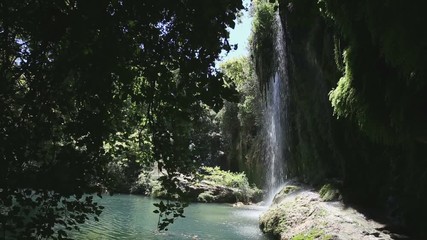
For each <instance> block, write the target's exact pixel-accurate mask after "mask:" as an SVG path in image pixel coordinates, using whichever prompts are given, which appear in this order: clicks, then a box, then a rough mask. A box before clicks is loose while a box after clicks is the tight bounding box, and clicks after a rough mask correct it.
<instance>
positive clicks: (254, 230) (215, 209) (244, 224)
mask: <svg viewBox="0 0 427 240" xmlns="http://www.w3.org/2000/svg"><path fill="white" fill-rule="evenodd" d="M156 201H157V200H153V199H150V198H147V197H142V196H135V195H114V196H104V197H103V198H102V199H101V200H100V201H99V202H100V203H101V205H103V206H105V209H104V211H103V213H102V214H101V216H100V220H99V222H95V221H89V222H88V223H87V224H85V225H84V226H82V230H81V232H78V233H74V234H73V236H72V237H73V238H74V239H88V240H90V239H93V240H95V239H97V240H98V239H132V240H134V239H148V240H154V239H174V240H175V239H177V240H180V239H207V240H215V239H218V240H220V239H221V240H222V239H249V240H267V239H268V238H267V237H266V236H264V235H263V234H262V233H261V231H260V230H259V228H258V218H259V215H260V214H261V213H262V212H263V211H265V210H266V209H265V207H261V206H244V207H232V206H231V205H229V204H202V203H193V204H190V206H189V207H187V208H186V209H185V212H184V215H185V216H186V218H179V219H178V220H177V221H176V222H175V223H174V224H172V225H170V226H169V227H168V228H169V231H166V232H162V233H159V232H157V231H156V226H157V220H158V216H157V214H154V213H153V210H154V209H155V207H154V206H153V203H154V202H156Z"/></svg>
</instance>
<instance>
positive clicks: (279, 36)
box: [264, 13, 289, 203]
mask: <svg viewBox="0 0 427 240" xmlns="http://www.w3.org/2000/svg"><path fill="white" fill-rule="evenodd" d="M274 35H275V42H274V46H275V52H274V54H272V56H273V57H274V62H275V66H274V70H275V71H274V72H275V74H274V76H272V77H271V79H270V81H269V85H268V90H267V93H266V106H265V109H264V131H265V136H266V141H265V144H266V149H265V150H266V156H265V157H266V189H267V196H266V203H271V202H272V200H273V197H274V195H275V194H276V193H277V192H278V191H279V190H280V188H281V186H282V185H283V184H284V183H285V179H286V157H285V155H286V154H285V152H286V149H285V147H286V145H287V139H286V132H287V129H286V127H287V125H288V118H287V108H288V99H289V97H288V92H289V91H288V89H289V88H288V86H287V81H288V74H287V62H286V42H285V38H284V31H283V28H282V24H281V21H280V16H279V14H278V13H277V14H276V26H275V33H274Z"/></svg>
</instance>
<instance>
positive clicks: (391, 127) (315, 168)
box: [255, 0, 427, 232]
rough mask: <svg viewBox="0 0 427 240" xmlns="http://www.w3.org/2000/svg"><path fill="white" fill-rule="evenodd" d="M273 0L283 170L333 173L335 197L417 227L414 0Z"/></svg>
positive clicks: (420, 48)
mask: <svg viewBox="0 0 427 240" xmlns="http://www.w3.org/2000/svg"><path fill="white" fill-rule="evenodd" d="M278 4H279V5H278V11H279V13H280V17H281V21H282V26H284V35H285V39H286V49H287V55H286V56H287V66H286V68H287V73H288V80H287V84H288V87H289V94H290V97H289V99H288V101H289V103H288V104H289V108H288V110H287V111H288V117H289V119H288V121H289V128H288V129H287V130H286V131H287V133H286V136H287V138H288V139H287V141H288V143H289V145H288V146H287V147H286V148H285V149H286V151H287V153H286V156H288V157H287V159H286V161H287V166H288V175H289V176H291V177H299V178H300V179H302V180H303V181H305V182H309V183H312V184H319V183H321V182H323V181H325V180H331V179H336V180H337V181H338V182H339V183H340V184H342V189H343V192H342V193H343V197H344V200H345V201H350V202H355V203H357V204H360V205H361V206H363V207H365V208H368V209H374V210H375V211H376V213H378V212H379V213H382V214H384V215H385V216H386V217H387V218H388V220H389V222H391V223H393V224H397V225H406V226H410V227H411V228H412V230H414V231H416V232H421V231H423V229H422V226H426V225H427V221H426V220H425V219H426V218H424V217H422V216H425V215H427V210H425V208H422V206H423V204H424V202H425V199H427V161H426V159H427V151H426V149H427V146H426V142H427V141H426V139H427V125H426V124H425V123H426V122H427V112H426V111H425V110H426V109H427V97H426V96H427V88H426V85H427V79H426V76H427V74H426V71H427V68H426V67H425V63H426V62H427V61H425V59H424V58H426V56H427V51H426V48H427V46H426V44H423V43H425V42H427V30H425V28H422V27H417V26H419V24H420V23H421V22H427V19H426V18H427V17H425V16H426V15H425V14H422V13H421V12H420V11H421V10H419V8H420V7H419V6H421V5H420V4H421V1H415V2H411V3H410V4H409V3H408V4H403V3H400V2H399V1H387V2H381V3H380V2H378V3H377V2H376V3H373V2H372V1H367V0H366V1H345V2H341V1H334V0H324V1H314V0H281V1H279V2H278ZM417 4H418V7H417ZM424 20H426V21H424ZM389 25H390V26H389ZM411 27H415V28H416V29H417V30H410V29H412V28H411ZM394 28H395V29H396V31H397V32H394V30H393V29H394ZM405 29H407V30H405ZM414 31H415V32H414ZM255 34H257V33H255ZM272 41H273V39H272ZM268 64H269V65H270V66H271V67H275V64H270V63H268ZM268 64H267V65H268ZM258 65H262V64H260V63H258V64H257V66H258ZM263 67H264V69H263V72H266V70H265V66H264V65H263ZM267 72H268V71H267ZM423 219H424V220H423Z"/></svg>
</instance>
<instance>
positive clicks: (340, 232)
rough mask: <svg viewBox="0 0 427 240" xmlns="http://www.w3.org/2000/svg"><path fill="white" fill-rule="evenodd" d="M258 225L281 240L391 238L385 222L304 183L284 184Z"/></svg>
mask: <svg viewBox="0 0 427 240" xmlns="http://www.w3.org/2000/svg"><path fill="white" fill-rule="evenodd" d="M260 228H261V230H262V231H263V232H264V233H267V234H271V235H273V236H275V237H277V238H280V239H282V240H284V239H290V240H298V239H300V240H302V239H322V240H327V239H343V240H346V239H367V240H369V239H372V240H377V239H383V240H389V239H393V238H392V236H391V235H392V234H390V233H389V232H386V231H382V230H381V229H384V225H382V224H380V223H377V222H375V221H372V220H369V219H367V218H366V217H365V216H364V215H363V214H361V213H359V212H357V211H356V210H354V209H353V208H351V207H346V206H345V205H344V204H343V203H342V202H340V201H332V202H325V201H324V200H323V199H322V198H321V197H320V195H319V193H317V192H315V191H313V190H310V189H308V188H304V187H296V186H289V185H288V186H285V187H284V188H283V189H282V191H280V192H279V193H278V194H277V195H276V196H275V199H274V200H273V204H272V205H271V206H270V208H269V209H268V210H267V211H266V212H265V213H264V214H262V215H261V216H260Z"/></svg>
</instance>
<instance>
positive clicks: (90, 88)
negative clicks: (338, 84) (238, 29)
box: [0, 0, 243, 238]
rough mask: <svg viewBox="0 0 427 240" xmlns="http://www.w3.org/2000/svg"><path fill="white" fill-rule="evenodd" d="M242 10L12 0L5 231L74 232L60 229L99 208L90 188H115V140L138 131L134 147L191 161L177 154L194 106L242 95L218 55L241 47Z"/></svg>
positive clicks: (8, 3)
mask: <svg viewBox="0 0 427 240" xmlns="http://www.w3.org/2000/svg"><path fill="white" fill-rule="evenodd" d="M242 8H243V6H242V3H241V1H234V0H221V1H216V0H215V1H214V0H210V1H203V2H201V1H197V0H190V1H187V0H182V1H167V0H160V1H159V0H156V1H151V0H150V1H135V0H129V1H122V0H119V1H116V0H102V1H97V2H96V3H95V2H92V1H86V0H68V1H61V0H51V1H47V2H46V1H30V0H23V1H14V0H5V1H2V2H1V3H0V103H1V104H0V222H1V225H0V229H1V230H2V231H3V232H5V231H6V232H10V233H11V234H18V235H19V236H22V237H49V236H52V237H54V238H63V237H65V236H66V232H65V231H64V230H60V231H56V232H54V230H53V229H55V228H54V226H57V225H63V226H64V229H65V230H70V229H71V227H74V226H75V225H76V223H81V222H84V220H85V219H87V218H88V214H92V213H99V210H100V208H99V207H98V206H97V205H96V204H95V203H94V201H93V199H92V198H87V197H83V196H84V195H83V194H84V193H93V192H98V193H100V192H101V190H102V187H103V186H105V184H106V183H108V176H107V174H106V173H107V168H106V166H107V165H108V163H109V162H111V161H112V160H113V159H114V156H113V155H112V154H111V151H109V150H108V149H107V150H106V149H105V143H106V142H110V143H114V142H116V141H115V140H114V139H116V140H117V138H128V137H130V135H132V134H135V135H132V136H133V137H135V138H137V139H138V140H137V141H132V142H133V143H140V144H139V145H133V148H136V147H140V148H146V149H148V150H147V152H148V153H149V155H148V156H145V158H146V159H155V160H162V161H161V162H162V163H163V164H162V165H160V167H162V168H165V169H167V170H168V171H169V172H174V171H176V170H182V169H185V168H186V167H188V164H180V162H186V161H187V160H185V161H184V160H183V159H180V158H178V155H176V154H174V153H176V152H177V151H180V150H181V149H184V148H185V147H187V148H188V146H184V145H183V144H184V143H185V142H183V143H182V145H179V143H180V141H179V137H182V136H184V135H185V133H184V131H183V130H182V128H180V126H183V125H184V123H185V121H187V120H188V118H189V116H188V114H189V111H191V109H192V108H193V107H195V106H199V105H200V104H201V103H204V104H206V105H208V106H211V107H212V108H214V109H219V108H220V107H221V105H222V99H223V98H229V97H231V96H233V94H234V91H233V89H232V88H230V87H226V86H225V85H224V82H223V79H222V74H221V73H220V72H218V71H217V70H216V69H215V68H214V61H215V60H216V59H217V57H218V54H219V53H220V51H221V50H222V49H226V50H230V45H229V44H228V41H227V39H228V32H227V30H226V28H227V27H228V26H229V27H234V19H235V17H236V14H237V12H238V11H239V10H240V9H242ZM207 29H208V31H206V30H207ZM201 32H203V34H200V33H201ZM142 129H146V130H144V131H143V130H142ZM116 133H126V134H125V135H116ZM147 134H151V135H152V137H150V138H147V137H146V135H147ZM143 135H144V136H145V137H143ZM113 136H115V137H113ZM174 140H175V141H174ZM144 141H145V142H144ZM147 141H149V142H150V143H147ZM115 154H116V157H117V154H119V153H115ZM139 157H140V156H139ZM35 206H42V207H40V208H35ZM28 211H35V212H34V215H32V216H33V217H31V218H30V219H28V218H26V217H25V216H27V214H26V213H27V212H28ZM63 218H65V219H63ZM20 229H22V231H21V230H20ZM13 231H15V233H13ZM16 231H18V232H16Z"/></svg>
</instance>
